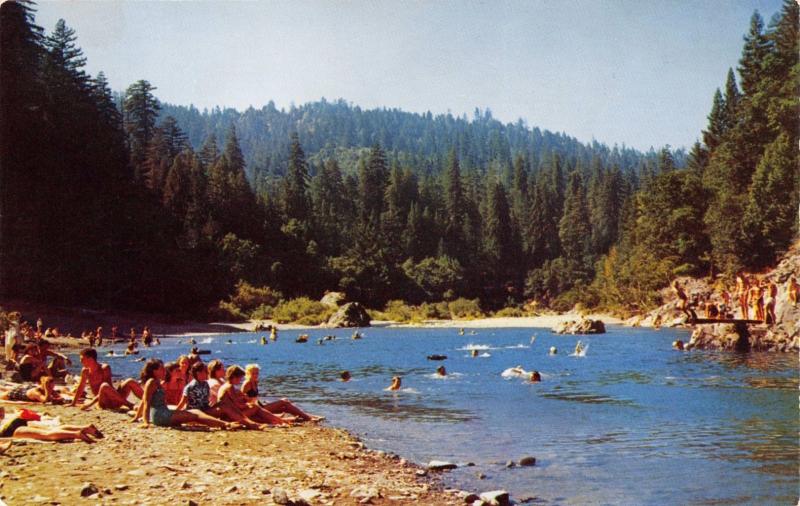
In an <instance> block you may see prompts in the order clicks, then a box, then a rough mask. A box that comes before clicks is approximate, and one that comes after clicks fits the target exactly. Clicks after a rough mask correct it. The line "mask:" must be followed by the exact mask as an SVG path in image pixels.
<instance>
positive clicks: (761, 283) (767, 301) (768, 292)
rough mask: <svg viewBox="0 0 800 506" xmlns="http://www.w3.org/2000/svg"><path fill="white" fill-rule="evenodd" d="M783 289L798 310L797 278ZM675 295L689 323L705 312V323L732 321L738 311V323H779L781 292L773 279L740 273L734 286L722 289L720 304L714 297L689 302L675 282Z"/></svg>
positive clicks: (694, 297)
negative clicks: (778, 302)
mask: <svg viewBox="0 0 800 506" xmlns="http://www.w3.org/2000/svg"><path fill="white" fill-rule="evenodd" d="M784 289H785V291H786V295H787V299H788V301H789V304H791V305H792V306H793V307H796V306H797V300H798V296H799V295H800V283H798V282H797V278H796V277H795V276H794V275H792V276H790V277H789V279H788V280H787V281H786V285H785V288H784ZM672 291H673V293H674V294H675V295H676V296H677V297H678V309H680V310H681V311H683V312H684V314H686V316H687V317H688V319H689V321H694V320H697V319H698V316H697V311H702V312H703V317H704V318H705V319H710V320H732V319H736V316H737V315H736V312H737V311H736V310H737V309H738V317H739V318H738V319H741V320H756V321H760V322H763V323H765V324H767V325H774V324H775V323H776V322H777V317H776V315H775V305H776V303H777V300H778V291H779V288H778V284H777V283H775V281H773V280H771V279H759V278H758V277H756V276H747V275H746V274H744V273H741V272H740V273H738V274H737V275H736V281H735V285H734V286H732V287H723V288H722V289H721V290H720V291H719V297H718V300H720V302H714V301H712V296H711V295H707V296H701V295H698V294H695V295H693V296H692V298H691V299H690V298H689V296H688V295H687V294H686V291H685V290H684V289H683V287H682V286H681V285H680V283H679V282H678V280H677V279H676V280H674V281H673V282H672ZM695 309H697V311H695Z"/></svg>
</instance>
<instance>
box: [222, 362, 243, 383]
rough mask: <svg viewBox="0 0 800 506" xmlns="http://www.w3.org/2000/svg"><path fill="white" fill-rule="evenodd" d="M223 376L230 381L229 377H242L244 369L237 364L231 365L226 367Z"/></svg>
mask: <svg viewBox="0 0 800 506" xmlns="http://www.w3.org/2000/svg"><path fill="white" fill-rule="evenodd" d="M225 377H226V378H228V381H230V380H231V378H239V377H242V378H243V377H244V369H242V368H241V367H239V366H238V365H232V366H230V367H228V369H227V370H226V371H225Z"/></svg>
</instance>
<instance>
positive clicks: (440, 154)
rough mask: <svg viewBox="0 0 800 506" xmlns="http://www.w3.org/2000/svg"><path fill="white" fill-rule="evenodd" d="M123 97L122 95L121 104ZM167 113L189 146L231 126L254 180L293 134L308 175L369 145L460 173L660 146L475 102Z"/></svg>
mask: <svg viewBox="0 0 800 506" xmlns="http://www.w3.org/2000/svg"><path fill="white" fill-rule="evenodd" d="M122 100H123V98H122V95H120V98H119V99H118V101H119V103H120V104H122ZM169 116H172V117H173V118H175V119H176V120H177V123H178V125H179V126H180V128H181V130H183V131H184V132H185V133H186V137H187V140H188V141H189V143H190V144H191V146H192V147H193V148H194V149H200V148H201V146H202V145H203V143H204V142H205V140H206V139H207V138H208V136H209V135H210V134H213V135H214V136H215V137H216V138H217V139H219V140H221V139H224V138H225V136H226V135H227V134H228V130H229V129H230V127H231V125H233V126H234V127H235V128H236V135H237V138H238V139H239V144H240V146H241V149H242V153H243V154H244V157H245V162H246V163H247V174H248V178H250V179H251V180H253V181H257V180H260V179H261V178H266V179H268V178H270V177H275V176H283V175H285V174H286V170H287V167H288V161H289V160H288V159H289V143H290V136H291V134H292V133H297V134H298V136H299V138H300V141H301V143H302V145H303V150H304V151H305V153H306V156H307V158H308V162H309V169H310V171H311V174H312V175H313V174H315V173H316V170H315V166H321V165H322V164H323V163H324V162H325V160H327V159H335V160H336V161H337V163H338V164H339V166H340V168H341V169H342V171H343V172H344V173H345V174H354V173H356V172H357V163H358V160H359V158H361V157H363V156H365V154H366V152H367V150H368V149H369V148H371V147H373V146H375V145H379V146H381V148H382V149H383V150H384V151H385V152H386V154H387V157H388V158H389V159H390V160H391V161H397V163H399V164H401V165H403V166H408V167H410V168H411V169H412V170H414V171H415V172H421V173H428V172H432V173H434V174H437V173H439V172H441V171H442V170H443V169H444V166H445V161H446V159H447V157H448V156H449V155H450V152H451V151H452V150H455V155H456V156H457V157H458V159H459V163H460V165H461V168H462V170H463V171H465V172H470V171H473V170H477V171H481V172H485V171H486V170H487V169H488V168H489V167H490V166H491V165H492V164H496V167H497V168H498V170H499V171H502V170H503V169H505V170H506V171H508V172H509V173H510V171H511V166H512V163H513V158H514V156H516V155H517V154H521V155H523V156H524V157H525V158H526V162H527V164H528V165H529V167H530V169H531V170H532V171H536V170H537V169H538V168H539V167H540V165H542V164H544V163H545V162H546V160H545V159H546V158H547V157H548V156H550V154H551V153H558V155H559V156H560V158H561V160H562V161H563V162H564V164H565V167H566V169H567V170H568V169H569V168H571V167H576V166H578V165H580V166H582V167H583V169H584V171H586V175H588V169H589V167H590V164H591V162H592V159H593V158H595V157H596V158H598V159H599V160H600V162H601V163H602V164H603V165H604V166H608V167H611V166H614V165H616V166H617V167H619V169H620V170H622V171H623V172H636V171H644V170H647V169H646V167H645V162H647V163H649V164H650V165H651V166H655V164H656V163H657V160H658V153H656V152H655V151H654V150H653V149H652V148H651V150H650V151H649V152H648V153H646V154H643V153H641V152H639V151H637V150H634V149H631V148H627V147H625V146H624V145H623V146H622V147H618V146H615V147H614V148H609V147H608V146H606V145H604V144H601V143H598V142H596V141H594V142H592V143H591V144H588V145H586V144H582V143H580V142H578V141H577V140H576V139H575V138H573V137H569V136H567V135H566V134H564V133H553V132H550V131H548V130H540V129H539V128H528V127H527V126H526V125H525V124H524V123H523V121H522V120H519V121H517V122H516V123H513V124H511V123H509V124H503V123H501V122H500V121H498V120H496V119H494V118H493V117H492V114H491V111H489V110H485V111H481V110H479V109H476V110H475V112H474V115H473V118H472V119H471V120H470V119H468V118H467V116H466V115H463V116H461V117H454V116H452V115H451V114H440V115H436V116H434V115H433V114H431V113H430V112H427V113H425V114H415V113H410V112H405V111H402V110H399V109H386V108H383V109H371V110H363V109H361V108H360V107H358V106H354V105H352V104H348V103H347V102H345V101H344V100H342V99H340V100H337V101H335V102H328V101H326V100H325V99H322V100H320V101H319V102H312V103H308V104H304V105H301V106H294V105H293V106H292V107H291V108H289V109H288V110H286V109H280V110H279V109H277V108H276V107H275V104H274V103H273V102H270V103H269V104H267V105H266V106H264V107H262V108H260V109H255V108H252V107H250V108H248V109H247V110H245V111H244V112H239V111H237V110H235V109H220V108H214V109H212V110H210V111H209V110H208V109H205V110H203V111H202V112H201V111H199V110H198V109H196V108H195V107H194V106H189V107H186V106H178V105H171V104H161V110H160V111H159V118H160V120H163V119H164V118H166V117H169ZM671 154H672V156H673V159H674V161H675V164H676V166H679V167H683V166H685V164H686V153H685V151H684V150H682V149H680V150H677V151H673V152H672V153H671ZM509 181H510V174H509Z"/></svg>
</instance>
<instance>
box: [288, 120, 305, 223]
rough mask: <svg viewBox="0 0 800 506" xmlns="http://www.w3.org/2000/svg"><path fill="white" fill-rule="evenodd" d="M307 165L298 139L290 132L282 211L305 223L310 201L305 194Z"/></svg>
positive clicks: (290, 217) (289, 217) (289, 216)
mask: <svg viewBox="0 0 800 506" xmlns="http://www.w3.org/2000/svg"><path fill="white" fill-rule="evenodd" d="M307 189H308V165H307V164H306V155H305V153H304V152H303V147H302V146H300V139H299V137H298V136H297V134H296V133H294V134H292V137H291V142H290V146H289V168H288V170H287V173H286V178H285V179H284V189H283V202H284V212H285V213H286V216H287V218H288V219H295V220H298V221H299V222H300V223H307V222H308V220H309V218H310V203H309V199H308V194H307Z"/></svg>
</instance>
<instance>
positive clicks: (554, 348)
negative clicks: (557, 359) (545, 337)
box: [550, 346, 558, 355]
mask: <svg viewBox="0 0 800 506" xmlns="http://www.w3.org/2000/svg"><path fill="white" fill-rule="evenodd" d="M550 354H551V355H556V354H558V348H556V347H555V346H551V347H550Z"/></svg>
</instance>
